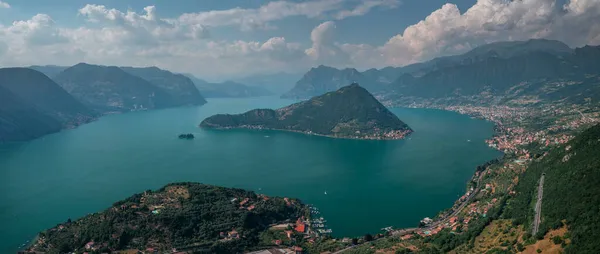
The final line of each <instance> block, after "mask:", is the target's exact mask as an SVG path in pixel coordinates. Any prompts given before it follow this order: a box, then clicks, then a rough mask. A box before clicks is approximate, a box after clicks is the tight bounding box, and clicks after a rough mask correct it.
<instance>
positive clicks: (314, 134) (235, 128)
mask: <svg viewBox="0 0 600 254" xmlns="http://www.w3.org/2000/svg"><path fill="white" fill-rule="evenodd" d="M198 127H199V128H201V129H208V130H217V131H226V130H259V131H280V132H290V133H298V134H304V135H308V136H317V137H325V138H331V139H346V140H375V141H392V140H404V139H406V138H407V137H408V136H410V134H412V133H413V132H414V131H413V130H411V129H409V130H410V131H409V132H408V133H406V135H404V136H403V137H401V138H379V139H376V138H357V137H351V136H350V137H339V136H332V135H324V134H318V133H314V132H305V131H297V130H286V129H273V128H249V127H208V126H198Z"/></svg>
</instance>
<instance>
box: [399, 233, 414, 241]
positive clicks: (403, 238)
mask: <svg viewBox="0 0 600 254" xmlns="http://www.w3.org/2000/svg"><path fill="white" fill-rule="evenodd" d="M410 238H412V234H408V235H403V236H402V237H400V239H402V240H408V239H410Z"/></svg>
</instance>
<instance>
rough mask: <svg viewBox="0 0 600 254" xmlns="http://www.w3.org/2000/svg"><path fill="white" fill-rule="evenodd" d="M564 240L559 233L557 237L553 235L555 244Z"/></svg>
mask: <svg viewBox="0 0 600 254" xmlns="http://www.w3.org/2000/svg"><path fill="white" fill-rule="evenodd" d="M562 241H563V240H562V238H561V237H560V236H558V235H557V236H555V237H552V242H553V243H554V244H561V243H562Z"/></svg>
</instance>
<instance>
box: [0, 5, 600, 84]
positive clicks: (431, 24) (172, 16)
mask: <svg viewBox="0 0 600 254" xmlns="http://www.w3.org/2000/svg"><path fill="white" fill-rule="evenodd" d="M599 20H600V0H276V1H264V0H263V1H259V0H176V1H175V0H171V1H166V0H162V1H150V0H104V1H101V0H96V1H94V0H52V1H48V0H0V66H1V67H8V66H29V65H65V66H67V65H74V64H77V63H80V62H86V63H90V64H100V65H116V66H140V67H141V66H157V67H160V68H163V69H168V70H171V71H174V72H182V73H192V74H194V75H196V76H198V77H200V78H205V79H209V80H211V79H226V78H236V77H243V76H248V75H254V74H269V73H276V72H282V71H283V72H293V73H302V72H306V71H307V70H308V69H310V68H311V67H314V66H317V65H321V64H323V65H330V66H334V67H338V68H348V67H352V68H357V69H359V70H364V69H368V68H382V67H386V66H404V65H407V64H411V63H416V62H422V61H426V60H430V59H432V58H435V57H439V56H446V55H455V54H460V53H464V52H466V51H468V50H470V49H472V48H474V47H477V46H478V45H482V44H486V43H491V42H496V41H514V40H527V39H531V38H547V39H555V40H560V41H563V42H565V43H567V44H568V45H569V46H571V47H581V46H584V45H598V44H600V22H598V21H599Z"/></svg>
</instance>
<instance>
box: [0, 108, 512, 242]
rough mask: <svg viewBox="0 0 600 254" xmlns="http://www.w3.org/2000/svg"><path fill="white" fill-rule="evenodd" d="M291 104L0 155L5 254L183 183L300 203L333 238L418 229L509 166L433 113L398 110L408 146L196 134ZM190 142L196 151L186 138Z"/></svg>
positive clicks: (171, 114) (467, 124)
mask: <svg viewBox="0 0 600 254" xmlns="http://www.w3.org/2000/svg"><path fill="white" fill-rule="evenodd" d="M290 103H292V101H289V100H283V99H278V98H268V97H267V98H252V99H212V100H209V103H208V104H206V105H204V106H201V107H187V108H174V109H166V110H156V111H146V112H134V113H127V114H122V115H111V116H106V117H103V118H101V119H100V120H98V121H96V122H94V123H90V124H87V125H84V126H81V127H79V128H77V129H73V130H67V131H63V132H60V133H57V134H53V135H49V136H45V137H43V138H40V139H37V140H34V141H30V142H25V143H19V144H8V145H0V193H1V194H0V221H1V222H2V226H1V227H0V253H14V252H15V251H16V250H17V249H18V248H19V246H20V245H21V244H23V243H25V242H26V241H27V240H30V239H32V238H33V237H34V236H35V235H36V233H37V232H39V231H40V230H43V229H45V228H48V227H52V226H54V225H56V224H57V223H60V222H63V221H66V220H67V218H73V219H75V218H78V217H80V216H83V215H85V214H88V213H92V212H97V211H101V210H104V209H106V208H108V207H109V206H110V205H111V204H112V203H114V202H115V201H118V200H120V199H123V198H126V197H128V196H130V195H132V194H134V193H138V192H142V191H144V190H146V189H157V188H160V187H161V186H163V185H165V184H167V183H170V182H179V181H193V182H201V183H206V184H214V185H221V186H225V187H238V188H245V189H250V190H254V191H256V192H259V193H265V194H267V195H274V196H288V197H297V198H300V199H302V200H303V201H304V202H305V203H308V204H314V205H315V206H317V207H318V208H319V209H320V210H321V212H322V215H323V216H324V217H325V218H326V219H327V220H328V225H329V227H330V228H332V229H333V233H334V236H359V235H364V234H365V233H377V232H379V230H380V229H381V228H383V227H386V226H394V227H412V226H416V225H417V224H418V222H419V220H420V219H422V218H423V217H427V216H434V215H435V214H437V212H439V211H440V210H442V209H446V208H449V207H450V206H452V204H453V202H454V201H455V200H456V198H457V197H458V196H459V195H462V194H463V193H464V191H465V187H466V185H465V184H466V182H467V181H468V180H469V179H470V177H471V176H472V174H473V173H474V171H475V168H476V166H477V165H479V164H481V163H484V162H486V161H488V160H490V159H493V158H496V157H498V156H501V154H500V152H498V151H495V150H492V149H490V148H488V147H487V146H486V144H485V143H484V140H485V139H487V138H489V137H491V136H492V135H493V124H491V123H489V122H486V121H482V120H476V119H471V118H470V117H468V116H463V115H460V114H457V113H453V112H447V111H440V110H430V109H391V110H392V111H393V112H394V113H395V114H397V115H398V117H399V118H400V119H401V120H403V121H404V122H406V123H407V124H408V125H409V126H410V127H411V128H412V129H413V130H415V132H414V133H413V134H412V135H411V136H410V138H409V139H406V140H400V141H361V140H342V139H331V138H325V137H316V136H307V135H304V134H298V133H286V132H276V131H252V130H232V131H211V130H202V129H199V128H197V125H198V124H199V123H200V122H201V121H202V120H203V119H204V118H205V117H208V116H210V115H213V114H216V113H241V112H244V111H247V110H249V109H253V108H277V107H281V106H285V105H288V104H290ZM188 132H191V133H194V134H195V135H196V139H195V140H189V141H188V140H179V139H178V138H177V135H178V134H180V133H188ZM468 140H470V141H468ZM325 192H327V195H325Z"/></svg>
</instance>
